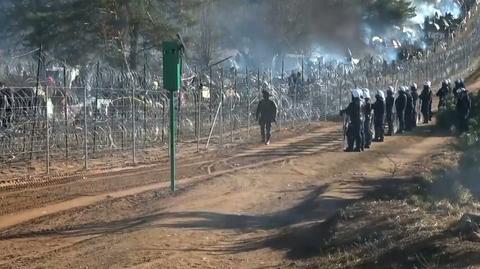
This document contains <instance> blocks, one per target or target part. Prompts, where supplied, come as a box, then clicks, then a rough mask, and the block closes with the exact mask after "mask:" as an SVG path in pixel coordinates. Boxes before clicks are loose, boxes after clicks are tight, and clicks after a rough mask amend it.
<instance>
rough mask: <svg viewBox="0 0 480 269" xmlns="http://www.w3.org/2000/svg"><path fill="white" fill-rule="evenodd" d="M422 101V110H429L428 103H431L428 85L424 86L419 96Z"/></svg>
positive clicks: (430, 92)
mask: <svg viewBox="0 0 480 269" xmlns="http://www.w3.org/2000/svg"><path fill="white" fill-rule="evenodd" d="M419 98H420V100H421V101H422V112H424V113H425V112H430V105H431V103H432V98H433V96H432V90H430V88H429V87H424V88H423V91H422V94H420V96H419Z"/></svg>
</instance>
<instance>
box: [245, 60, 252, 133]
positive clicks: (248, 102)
mask: <svg viewBox="0 0 480 269" xmlns="http://www.w3.org/2000/svg"><path fill="white" fill-rule="evenodd" d="M245 87H247V139H250V117H251V116H250V115H251V111H250V87H249V85H248V67H245Z"/></svg>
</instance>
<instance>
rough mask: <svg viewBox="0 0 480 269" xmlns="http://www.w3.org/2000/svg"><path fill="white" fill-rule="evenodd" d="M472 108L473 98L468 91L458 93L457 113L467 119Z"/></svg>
mask: <svg viewBox="0 0 480 269" xmlns="http://www.w3.org/2000/svg"><path fill="white" fill-rule="evenodd" d="M471 108H472V100H471V99H470V96H469V95H468V93H467V92H459V93H458V102H457V107H456V110H457V113H458V115H459V116H462V117H463V118H464V119H467V118H468V117H469V116H470V110H471Z"/></svg>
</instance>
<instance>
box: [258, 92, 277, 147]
mask: <svg viewBox="0 0 480 269" xmlns="http://www.w3.org/2000/svg"><path fill="white" fill-rule="evenodd" d="M262 95H263V99H262V100H261V101H260V103H259V104H258V107H257V113H256V119H257V121H258V123H259V124H260V134H261V136H262V142H263V143H265V144H266V145H268V144H270V138H271V133H270V132H271V129H272V123H273V122H276V117H277V106H276V105H275V103H274V102H273V101H272V100H270V99H269V98H270V93H269V92H267V91H262Z"/></svg>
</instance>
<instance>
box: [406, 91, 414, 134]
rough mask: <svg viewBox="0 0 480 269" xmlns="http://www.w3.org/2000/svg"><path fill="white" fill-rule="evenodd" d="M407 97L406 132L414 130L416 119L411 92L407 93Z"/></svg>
mask: <svg viewBox="0 0 480 269" xmlns="http://www.w3.org/2000/svg"><path fill="white" fill-rule="evenodd" d="M405 96H406V97H407V105H406V106H405V119H404V120H405V130H407V131H411V130H413V128H414V126H413V122H412V118H414V117H415V116H414V113H413V112H414V107H413V97H412V95H411V94H410V93H409V92H405Z"/></svg>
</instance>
